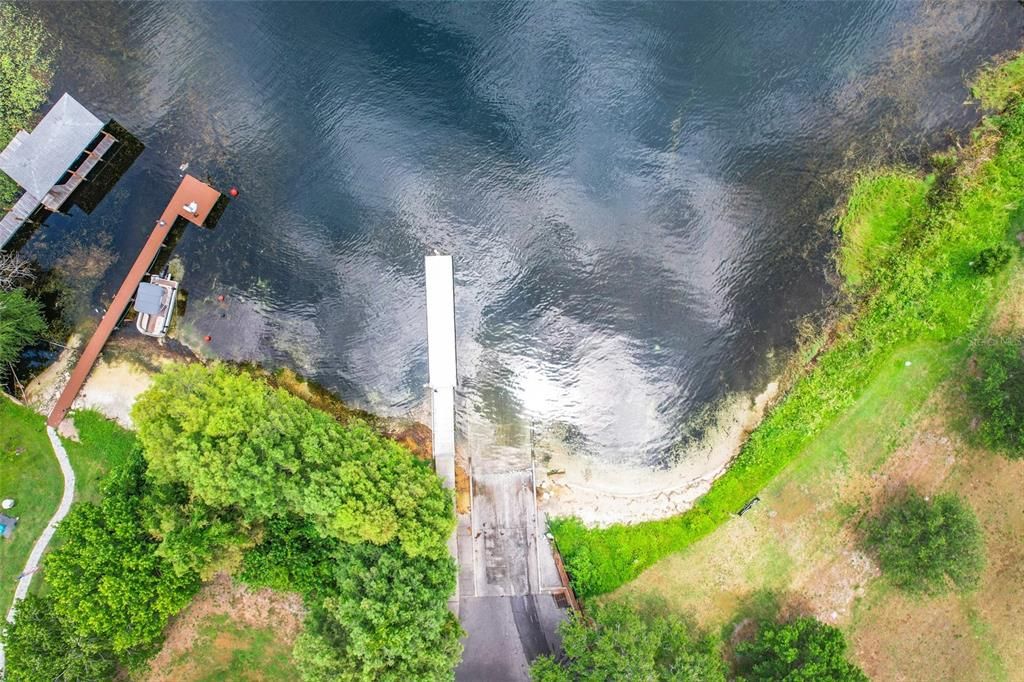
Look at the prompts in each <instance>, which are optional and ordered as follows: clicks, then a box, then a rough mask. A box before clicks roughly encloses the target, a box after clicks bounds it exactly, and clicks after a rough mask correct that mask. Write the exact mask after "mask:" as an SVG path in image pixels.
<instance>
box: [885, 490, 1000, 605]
mask: <svg viewBox="0 0 1024 682" xmlns="http://www.w3.org/2000/svg"><path fill="white" fill-rule="evenodd" d="M865 541H866V544H867V546H868V548H869V549H871V550H873V551H874V552H875V553H876V554H877V555H878V561H879V563H880V564H881V566H882V572H883V574H884V575H885V576H886V577H887V578H888V579H889V580H890V581H892V583H893V584H894V585H896V586H897V587H899V588H901V589H904V590H907V591H908V592H916V593H925V594H939V593H942V592H946V591H948V589H949V586H950V583H952V584H953V585H955V586H956V587H958V588H960V589H968V588H971V587H973V586H974V585H976V584H977V582H978V579H979V577H980V576H981V570H982V568H983V566H984V563H985V559H984V552H983V548H982V542H981V529H980V528H979V526H978V521H977V519H976V518H975V516H974V512H972V511H971V510H970V508H969V507H967V506H966V505H964V503H963V502H961V500H960V498H958V497H957V496H956V495H953V494H948V493H947V494H943V495H936V496H935V497H933V498H932V499H931V500H930V501H929V500H926V499H924V498H922V497H921V496H920V495H919V494H918V493H917V492H915V491H910V492H908V493H907V495H906V496H904V497H903V498H902V499H899V500H897V501H895V502H893V503H891V504H890V505H889V506H888V507H886V509H885V510H884V511H883V512H882V513H881V514H880V515H879V516H878V517H877V518H875V519H871V520H870V521H869V522H868V528H867V533H866V537H865Z"/></svg>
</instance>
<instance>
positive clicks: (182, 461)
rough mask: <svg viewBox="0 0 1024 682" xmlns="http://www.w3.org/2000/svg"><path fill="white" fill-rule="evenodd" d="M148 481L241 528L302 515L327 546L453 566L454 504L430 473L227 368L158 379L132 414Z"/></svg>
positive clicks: (192, 369)
mask: <svg viewBox="0 0 1024 682" xmlns="http://www.w3.org/2000/svg"><path fill="white" fill-rule="evenodd" d="M132 416H133V418H134V420H135V423H136V425H137V427H138V432H139V441H140V442H141V443H142V445H143V448H144V449H145V451H146V459H147V461H148V462H149V474H150V476H151V477H152V478H153V480H154V481H156V482H157V483H159V484H161V485H164V484H176V483H183V484H185V485H187V486H188V489H189V491H190V493H191V496H192V497H193V498H195V500H197V501H200V502H202V503H203V504H204V505H206V506H208V507H210V508H214V509H218V508H219V509H227V508H229V507H234V508H237V509H238V510H240V511H241V513H242V515H243V519H242V520H243V521H265V520H268V519H272V518H275V517H281V516H285V515H287V514H298V515H301V516H305V517H307V518H308V519H310V521H312V523H313V524H314V525H315V527H316V529H317V531H318V532H319V533H320V534H321V535H323V536H325V537H333V538H337V539H339V540H341V541H343V542H348V543H359V542H363V541H366V542H372V543H374V544H377V545H384V544H387V543H389V542H391V541H393V540H397V541H398V542H399V544H400V545H401V547H402V549H403V550H404V551H405V552H406V553H407V554H408V555H409V556H426V555H429V556H445V557H447V556H448V548H447V541H448V536H449V535H450V534H451V532H452V530H453V529H454V527H455V516H454V512H453V499H452V495H451V493H450V491H447V490H445V489H444V487H443V486H442V485H441V479H440V478H438V477H437V475H436V474H435V473H434V471H433V470H432V469H431V468H430V466H429V465H428V464H427V463H425V462H422V461H419V460H417V459H416V458H414V457H413V456H412V454H411V453H410V452H409V451H408V450H406V449H404V448H403V447H401V446H400V445H398V444H397V443H395V442H394V441H392V440H389V439H387V438H384V437H383V436H381V435H379V434H377V433H376V432H375V431H373V430H372V429H371V428H370V427H369V426H367V425H366V424H365V423H364V422H361V421H359V420H356V419H353V420H352V421H350V422H349V423H348V424H346V425H345V426H342V425H341V424H339V423H338V422H337V421H335V420H334V419H333V418H331V417H330V416H328V415H327V414H325V413H324V412H321V411H319V410H316V409H313V408H312V407H310V406H309V405H308V404H307V403H305V402H303V401H302V400H300V399H299V398H296V397H295V396H292V395H291V394H289V393H288V392H287V391H284V390H283V389H274V388H271V387H270V386H268V385H267V383H266V382H265V381H263V380H260V379H255V378H253V377H251V376H249V375H247V374H242V373H239V372H237V371H235V370H233V369H231V368H229V367H227V366H226V365H221V364H218V365H214V366H212V367H206V366H204V365H200V364H192V365H180V366H176V367H173V368H170V369H167V370H165V371H164V372H163V373H161V374H159V375H158V376H157V377H156V379H155V380H154V382H153V386H152V387H151V388H150V389H149V390H147V391H146V392H145V393H143V394H142V395H141V396H140V397H139V399H138V401H137V402H136V403H135V407H134V408H133V410H132Z"/></svg>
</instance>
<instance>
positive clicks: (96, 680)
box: [4, 594, 117, 682]
mask: <svg viewBox="0 0 1024 682" xmlns="http://www.w3.org/2000/svg"><path fill="white" fill-rule="evenodd" d="M4 647H5V653H6V656H7V661H6V668H5V673H4V674H5V677H4V680H6V682H53V680H76V682H106V680H111V679H113V678H114V677H115V675H114V673H115V669H116V667H117V659H116V658H115V657H114V654H113V652H112V651H111V650H110V648H109V646H108V643H107V642H105V641H104V640H102V639H98V638H95V637H88V636H86V637H82V636H79V635H76V634H74V633H72V632H70V631H69V630H68V629H67V628H65V627H64V625H63V624H62V623H61V622H60V620H59V619H58V618H57V616H56V614H55V613H54V612H53V604H52V603H51V601H50V599H49V598H47V597H39V596H36V595H34V594H30V595H29V596H27V597H26V598H25V599H24V600H23V601H21V602H19V603H18V608H17V611H16V612H15V619H14V623H12V624H11V625H9V626H7V631H6V633H5V634H4Z"/></svg>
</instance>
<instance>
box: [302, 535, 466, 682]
mask: <svg viewBox="0 0 1024 682" xmlns="http://www.w3.org/2000/svg"><path fill="white" fill-rule="evenodd" d="M454 588H455V565H454V563H453V562H452V561H451V559H449V558H448V557H444V558H442V559H435V558H427V557H416V558H409V557H408V556H406V555H405V553H404V552H403V551H402V549H401V548H400V547H398V546H397V545H396V544H392V545H387V546H385V547H377V546H375V545H371V544H369V543H363V544H361V545H358V546H356V547H352V548H347V550H346V551H345V553H344V554H342V555H341V556H339V557H338V572H337V591H336V593H335V594H332V595H331V596H329V597H327V598H326V599H324V601H323V604H322V605H321V607H320V608H316V609H313V611H312V613H311V614H310V617H309V619H308V621H307V625H306V631H305V632H303V633H302V634H301V635H300V636H299V639H298V640H297V641H296V643H295V649H294V651H293V654H292V655H293V657H294V659H295V662H296V666H297V667H298V668H299V670H300V671H301V672H302V675H303V679H304V680H307V681H309V682H313V681H319V680H324V681H325V682H326V681H328V680H339V679H342V680H378V681H381V682H384V681H387V680H393V681H395V682H405V681H406V680H441V679H450V678H451V675H452V670H453V669H454V667H455V665H456V664H457V663H458V661H459V657H460V655H461V654H462V645H461V644H460V643H459V637H460V636H461V635H462V628H461V627H459V623H458V621H457V620H456V619H455V616H454V615H453V614H452V613H451V612H450V611H449V610H448V597H449V595H450V594H451V593H452V591H453V590H454Z"/></svg>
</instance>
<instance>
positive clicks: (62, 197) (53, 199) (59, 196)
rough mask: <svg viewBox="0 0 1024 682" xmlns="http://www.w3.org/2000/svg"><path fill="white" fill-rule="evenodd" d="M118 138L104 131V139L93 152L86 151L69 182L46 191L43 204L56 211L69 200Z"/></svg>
mask: <svg viewBox="0 0 1024 682" xmlns="http://www.w3.org/2000/svg"><path fill="white" fill-rule="evenodd" d="M115 142H117V140H115V139H114V137H113V136H112V135H111V134H110V133H103V139H101V140H100V142H99V144H97V145H96V148H95V149H93V150H92V151H91V152H86V157H85V161H83V162H82V163H81V165H80V166H79V167H78V168H76V169H75V170H74V171H72V173H71V177H70V178H69V179H68V181H67V182H65V183H63V184H61V185H54V186H53V189H51V190H50V191H49V192H47V193H46V196H45V197H43V206H45V207H46V208H47V210H49V211H53V212H54V213H56V212H57V211H59V210H60V209H61V206H63V205H64V204H65V202H67V200H68V197H70V196H71V193H72V192H74V191H75V190H76V189H78V187H79V185H81V184H82V183H83V182H85V179H86V177H88V176H89V173H91V172H92V170H93V169H94V168H95V167H96V164H98V163H99V162H100V161H101V160H102V159H103V157H104V156H105V155H106V153H107V152H109V151H110V148H111V147H113V146H114V143H115Z"/></svg>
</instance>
